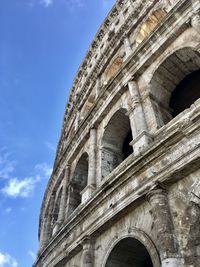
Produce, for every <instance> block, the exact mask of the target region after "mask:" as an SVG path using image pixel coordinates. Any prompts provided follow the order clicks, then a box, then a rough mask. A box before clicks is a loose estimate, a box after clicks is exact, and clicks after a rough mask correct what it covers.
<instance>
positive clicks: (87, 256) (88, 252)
mask: <svg viewBox="0 0 200 267" xmlns="http://www.w3.org/2000/svg"><path fill="white" fill-rule="evenodd" d="M81 267H94V249H93V242H92V240H91V239H90V238H89V237H86V238H85V239H84V240H83V252H82V259H81Z"/></svg>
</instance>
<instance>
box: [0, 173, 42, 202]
mask: <svg viewBox="0 0 200 267" xmlns="http://www.w3.org/2000/svg"><path fill="white" fill-rule="evenodd" d="M37 182H39V180H38V179H34V178H32V177H30V178H25V179H23V180H19V179H18V178H12V179H10V180H9V182H8V184H7V185H6V186H5V187H4V188H2V189H1V192H2V193H3V194H4V195H6V196H9V197H14V198H16V197H22V198H26V197H29V196H30V195H32V193H33V191H34V189H35V184H36V183H37Z"/></svg>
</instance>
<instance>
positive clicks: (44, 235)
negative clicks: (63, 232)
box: [40, 195, 54, 249]
mask: <svg viewBox="0 0 200 267" xmlns="http://www.w3.org/2000/svg"><path fill="white" fill-rule="evenodd" d="M53 206H54V195H52V196H51V198H50V202H49V206H48V210H47V213H46V217H45V218H44V221H43V222H42V232H41V237H40V247H41V249H42V248H43V247H45V246H46V245H47V243H48V241H49V239H50V238H51V233H52V230H51V220H52V212H53Z"/></svg>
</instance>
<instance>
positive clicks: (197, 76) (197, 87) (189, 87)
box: [169, 70, 200, 117]
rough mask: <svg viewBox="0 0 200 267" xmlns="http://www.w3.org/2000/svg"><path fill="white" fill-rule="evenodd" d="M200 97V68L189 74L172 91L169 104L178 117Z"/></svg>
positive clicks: (174, 115) (174, 114)
mask: <svg viewBox="0 0 200 267" xmlns="http://www.w3.org/2000/svg"><path fill="white" fill-rule="evenodd" d="M199 98H200V70H197V71H194V72H192V73H190V74H189V75H187V76H186V77H185V78H184V79H183V80H182V81H181V82H180V83H179V84H178V86H177V87H176V88H175V90H174V91H173V92H172V95H171V99H170V103H169V106H170V108H171V109H172V116H173V117H176V116H177V115H178V114H179V113H181V112H182V111H183V110H185V109H187V108H189V107H190V106H191V105H192V104H193V103H194V102H195V101H196V100H197V99H199Z"/></svg>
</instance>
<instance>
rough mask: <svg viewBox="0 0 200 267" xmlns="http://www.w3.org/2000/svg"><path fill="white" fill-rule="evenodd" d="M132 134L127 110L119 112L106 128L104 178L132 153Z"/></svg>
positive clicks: (104, 136)
mask: <svg viewBox="0 0 200 267" xmlns="http://www.w3.org/2000/svg"><path fill="white" fill-rule="evenodd" d="M131 141H132V132H131V127H130V121H129V117H128V116H127V115H126V110H125V109H120V110H118V111H117V112H116V113H115V114H114V115H113V117H112V118H111V119H110V121H109V123H108V124H107V126H106V128H105V132H104V135H103V139H102V162H101V163H102V166H101V167H102V178H104V177H105V176H107V175H108V174H109V173H111V172H112V171H113V170H114V169H115V168H116V167H117V166H118V165H119V164H120V163H121V162H122V161H123V160H124V159H126V158H127V157H128V156H129V155H130V154H131V153H133V148H132V146H130V142H131Z"/></svg>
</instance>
